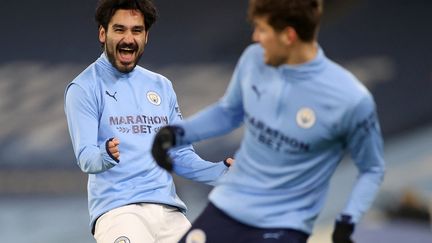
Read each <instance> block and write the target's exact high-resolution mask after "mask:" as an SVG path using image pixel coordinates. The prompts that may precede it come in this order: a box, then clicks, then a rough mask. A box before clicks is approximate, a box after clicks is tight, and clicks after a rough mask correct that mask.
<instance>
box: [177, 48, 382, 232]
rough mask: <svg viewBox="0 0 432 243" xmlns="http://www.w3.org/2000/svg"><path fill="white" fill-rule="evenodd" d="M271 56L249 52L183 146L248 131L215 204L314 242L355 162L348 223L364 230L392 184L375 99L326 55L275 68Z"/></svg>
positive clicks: (188, 125)
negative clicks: (316, 227) (339, 174)
mask: <svg viewBox="0 0 432 243" xmlns="http://www.w3.org/2000/svg"><path fill="white" fill-rule="evenodd" d="M263 55H264V53H263V49H262V47H261V46H259V45H258V44H254V45H251V46H250V47H248V48H247V49H246V51H245V52H244V53H243V55H242V56H241V58H240V60H239V62H238V64H237V67H236V69H235V71H234V74H233V77H232V80H231V82H230V84H229V87H228V89H227V91H226V93H225V95H224V96H223V97H222V98H221V99H220V100H219V102H217V103H216V104H214V105H212V106H210V107H208V108H206V109H205V110H203V111H201V112H200V113H198V114H196V115H194V116H193V117H191V118H190V119H187V120H185V121H184V122H180V123H179V124H180V125H181V126H182V127H183V128H184V130H185V135H184V137H182V138H180V139H179V141H178V143H179V144H186V143H192V142H195V141H199V140H202V139H206V138H209V137H214V136H218V135H221V134H225V133H228V132H230V131H232V130H233V129H235V128H237V127H238V126H240V125H241V124H244V126H245V134H244V137H243V140H242V142H241V145H240V148H239V149H238V151H237V152H236V154H235V159H236V162H235V163H234V165H233V166H232V168H231V169H230V172H229V173H227V175H226V176H225V177H224V178H222V179H221V180H220V181H219V182H218V185H217V186H216V187H215V188H214V189H213V191H212V192H211V194H210V201H211V202H212V203H213V204H215V205H216V207H218V208H219V209H221V210H222V211H224V212H225V213H227V214H228V215H230V216H231V217H233V218H234V219H236V220H238V221H240V222H242V223H245V224H248V225H251V226H256V227H261V228H292V229H297V230H301V231H304V232H307V233H311V232H312V228H313V223H314V221H315V219H316V218H317V216H318V214H319V212H320V210H321V209H322V207H323V204H324V201H325V196H326V193H327V191H328V186H329V180H330V178H331V176H332V174H333V173H334V171H335V169H336V167H337V165H338V164H339V162H340V161H341V160H342V158H343V157H344V154H345V153H346V152H349V153H350V155H351V157H352V158H353V160H354V162H355V165H356V166H357V168H358V171H359V175H358V177H357V179H356V183H355V185H354V188H353V190H352V193H351V195H350V198H349V200H348V202H347V204H346V207H345V208H344V209H343V211H342V213H343V214H348V215H351V216H352V220H353V222H354V223H357V222H358V221H359V219H360V218H361V216H362V215H363V214H364V212H365V211H366V210H367V209H368V208H369V207H370V206H371V203H372V201H373V199H374V198H375V195H376V193H377V191H378V190H379V186H380V184H381V182H382V180H383V175H384V160H383V142H382V136H381V132H380V127H379V122H378V119H377V115H376V108H375V103H374V100H373V98H372V96H371V94H370V93H369V92H368V91H367V90H366V88H365V87H364V86H363V85H362V84H361V83H360V82H359V81H358V80H357V79H356V78H355V77H354V76H353V75H352V74H351V73H349V72H348V71H347V70H345V69H344V68H342V67H341V66H339V65H337V64H336V63H334V62H332V61H331V60H329V59H328V58H327V57H326V56H325V55H324V53H323V51H322V49H321V48H319V50H318V53H317V56H316V57H315V58H314V59H313V60H311V61H310V62H307V63H304V64H301V65H281V66H279V67H277V68H275V67H271V66H268V65H266V64H265V63H264V60H263Z"/></svg>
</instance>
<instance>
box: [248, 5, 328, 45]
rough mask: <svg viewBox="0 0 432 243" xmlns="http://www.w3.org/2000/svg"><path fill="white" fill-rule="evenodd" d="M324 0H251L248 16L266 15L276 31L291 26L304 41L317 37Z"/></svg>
mask: <svg viewBox="0 0 432 243" xmlns="http://www.w3.org/2000/svg"><path fill="white" fill-rule="evenodd" d="M321 15H322V0H249V9H248V18H249V20H250V21H252V20H253V19H254V18H255V17H266V18H268V19H267V20H268V23H269V24H270V26H272V27H273V28H274V29H275V30H276V31H282V30H283V29H285V28H286V27H287V26H291V27H292V28H294V29H295V31H296V32H297V35H298V36H299V38H300V39H301V40H302V41H312V40H314V38H316V35H317V32H318V27H319V23H320V20H321Z"/></svg>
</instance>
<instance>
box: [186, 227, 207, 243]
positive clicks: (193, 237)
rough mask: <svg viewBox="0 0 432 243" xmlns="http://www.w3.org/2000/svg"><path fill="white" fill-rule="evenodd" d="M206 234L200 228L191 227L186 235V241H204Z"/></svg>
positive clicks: (202, 242) (193, 242)
mask: <svg viewBox="0 0 432 243" xmlns="http://www.w3.org/2000/svg"><path fill="white" fill-rule="evenodd" d="M206 238H207V237H206V234H205V233H204V231H202V230H201V229H193V230H191V231H190V232H189V233H188V234H187V236H186V243H205V242H206V240H207V239H206Z"/></svg>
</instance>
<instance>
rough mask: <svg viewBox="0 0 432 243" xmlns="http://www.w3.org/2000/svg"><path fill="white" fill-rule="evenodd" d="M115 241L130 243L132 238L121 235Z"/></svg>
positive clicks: (115, 242)
mask: <svg viewBox="0 0 432 243" xmlns="http://www.w3.org/2000/svg"><path fill="white" fill-rule="evenodd" d="M114 243H130V240H129V238H127V237H126V236H120V237H119V238H117V239H116V240H115V241H114Z"/></svg>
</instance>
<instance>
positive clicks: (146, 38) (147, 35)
mask: <svg viewBox="0 0 432 243" xmlns="http://www.w3.org/2000/svg"><path fill="white" fill-rule="evenodd" d="M148 39H149V32H148V31H147V32H146V34H145V42H144V45H147V42H148Z"/></svg>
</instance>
